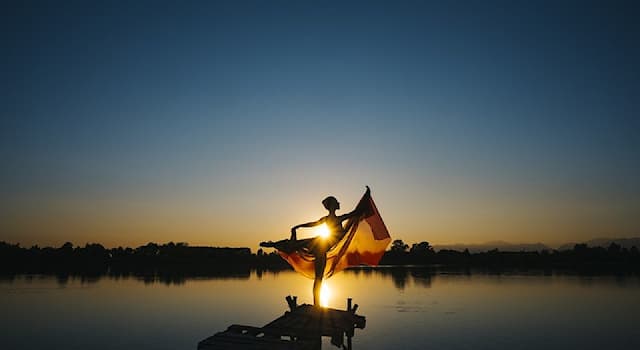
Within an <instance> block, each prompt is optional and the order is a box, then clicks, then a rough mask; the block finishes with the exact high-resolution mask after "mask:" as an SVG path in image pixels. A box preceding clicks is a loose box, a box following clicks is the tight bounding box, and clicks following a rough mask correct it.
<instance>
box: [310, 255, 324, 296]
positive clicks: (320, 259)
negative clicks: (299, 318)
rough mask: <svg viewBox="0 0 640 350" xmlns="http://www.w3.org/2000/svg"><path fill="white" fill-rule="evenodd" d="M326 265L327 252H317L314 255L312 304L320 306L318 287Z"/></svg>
mask: <svg viewBox="0 0 640 350" xmlns="http://www.w3.org/2000/svg"><path fill="white" fill-rule="evenodd" d="M326 265H327V253H322V254H317V255H316V257H315V279H314V280H313V305H315V306H320V289H321V288H322V277H324V268H325V266H326Z"/></svg>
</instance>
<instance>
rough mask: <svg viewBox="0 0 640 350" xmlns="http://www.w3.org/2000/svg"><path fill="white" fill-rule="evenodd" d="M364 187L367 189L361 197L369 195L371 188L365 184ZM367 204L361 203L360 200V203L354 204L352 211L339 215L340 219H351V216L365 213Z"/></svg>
mask: <svg viewBox="0 0 640 350" xmlns="http://www.w3.org/2000/svg"><path fill="white" fill-rule="evenodd" d="M366 187H367V191H366V192H365V193H364V196H363V198H367V197H369V196H370V195H371V189H370V188H369V186H366ZM363 204H364V205H363ZM367 204H368V202H364V203H363V202H362V201H360V203H358V205H357V206H356V208H355V209H353V211H352V212H350V213H347V214H344V215H340V221H344V220H347V219H351V218H353V217H356V216H360V215H363V214H365V213H366V212H367V210H368V208H367Z"/></svg>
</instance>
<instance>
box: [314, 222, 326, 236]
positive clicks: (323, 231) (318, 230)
mask: <svg viewBox="0 0 640 350" xmlns="http://www.w3.org/2000/svg"><path fill="white" fill-rule="evenodd" d="M316 234H317V235H318V236H320V237H322V238H329V228H328V227H327V225H326V224H322V225H320V226H318V227H317V228H316Z"/></svg>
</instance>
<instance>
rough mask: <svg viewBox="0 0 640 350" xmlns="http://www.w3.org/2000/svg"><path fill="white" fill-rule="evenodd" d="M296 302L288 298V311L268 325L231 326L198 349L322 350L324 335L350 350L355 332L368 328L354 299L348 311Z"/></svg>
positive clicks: (199, 344) (201, 344)
mask: <svg viewBox="0 0 640 350" xmlns="http://www.w3.org/2000/svg"><path fill="white" fill-rule="evenodd" d="M296 299H297V298H296V297H291V296H288V297H287V298H286V300H287V303H288V304H289V311H287V312H285V313H284V315H282V316H280V317H278V318H276V319H275V320H273V321H271V322H269V323H268V324H266V325H265V326H263V327H252V326H243V325H235V324H234V325H231V326H229V327H228V328H227V330H225V331H223V332H219V333H216V334H215V335H213V336H211V337H209V338H207V339H205V340H203V341H201V342H200V343H198V350H226V349H236V350H238V349H243V350H244V349H251V350H262V349H275V350H281V349H282V350H284V349H287V350H302V349H305V350H306V349H314V350H315V349H320V346H321V337H322V336H329V337H331V343H332V344H333V345H335V346H337V347H340V348H345V349H351V348H352V345H351V338H352V337H353V335H354V329H355V328H360V329H363V328H364V327H365V324H366V321H365V318H364V316H359V315H357V314H356V310H357V309H358V305H357V304H356V305H354V306H353V307H352V306H351V299H347V309H346V310H337V309H331V308H324V307H318V306H313V305H308V304H303V305H297V300H296ZM345 336H346V340H347V341H346V344H345Z"/></svg>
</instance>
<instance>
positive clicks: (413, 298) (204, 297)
mask: <svg viewBox="0 0 640 350" xmlns="http://www.w3.org/2000/svg"><path fill="white" fill-rule="evenodd" d="M312 283H313V281H312V280H309V279H306V278H304V277H301V276H299V275H298V274H296V273H295V272H289V271H283V272H268V271H261V272H258V271H249V272H248V273H247V272H245V273H240V274H238V273H234V274H214V275H204V274H175V273H171V274H167V273H156V274H151V275H139V274H116V273H108V274H104V275H74V274H58V275H48V276H45V275H5V276H2V277H1V278H0V309H1V310H3V312H2V313H0V329H3V335H4V337H3V338H4V340H3V346H2V348H3V349H41V348H60V349H83V348H94V349H99V350H107V349H121V348H135V349H137V350H139V349H167V350H168V349H193V348H194V347H195V344H196V343H197V342H198V341H200V340H202V339H205V338H206V337H209V336H211V335H213V334H215V333H216V332H220V331H224V330H226V329H227V328H228V327H229V326H230V325H232V324H244V325H257V326H262V325H266V324H268V323H269V322H271V321H272V320H273V319H274V318H275V317H276V316H277V315H282V313H283V311H284V309H285V308H286V306H285V305H284V304H283V302H282V298H283V297H284V296H286V295H297V296H298V297H299V303H300V304H302V303H310V302H311V299H312V298H311V293H310V289H311V288H310V287H311V284H312ZM329 286H330V287H331V292H332V293H331V296H330V298H328V305H329V307H332V308H337V309H344V308H345V300H346V298H348V297H352V298H353V300H355V301H356V302H357V303H359V304H360V305H361V307H360V309H359V310H358V313H361V314H364V315H366V316H367V325H366V329H363V330H357V331H356V333H357V334H356V336H355V337H354V338H353V339H352V341H353V344H352V346H353V348H356V349H391V348H403V349H422V348H424V347H425V346H428V347H429V348H430V349H461V348H496V349H500V348H502V349H510V348H518V349H532V350H534V349H535V350H537V349H540V348H546V349H569V348H583V349H584V348H587V349H602V348H606V347H610V345H611V344H614V343H625V344H628V346H627V347H626V348H640V340H638V338H637V337H636V336H635V334H637V330H636V328H637V324H638V323H640V301H639V299H638V297H637V296H638V293H640V279H639V278H638V276H637V275H624V276H588V275H575V274H573V275H572V274H561V273H556V272H554V273H553V274H552V275H550V276H549V275H547V274H546V273H545V272H544V271H540V272H536V273H531V272H529V273H522V272H521V273H515V272H505V271H501V272H500V273H494V272H490V273H487V272H482V271H481V272H476V271H468V270H464V269H463V270H455V269H442V268H427V269H425V268H418V267H402V268H391V267H379V268H375V269H372V268H362V269H352V270H348V271H345V272H344V273H340V274H337V275H336V276H334V277H332V278H331V279H330V280H329ZM123 320H126V322H123ZM33 334H38V335H39V336H38V337H34V336H33ZM540 334H544V335H545V336H544V337H540ZM333 338H335V339H334V343H339V340H338V337H333ZM25 339H29V341H28V342H25ZM330 339H331V338H327V337H323V338H322V348H324V349H332V348H335V347H334V345H331V344H330V341H331V340H330ZM347 342H348V339H346V338H345V339H344V344H343V345H347Z"/></svg>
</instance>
